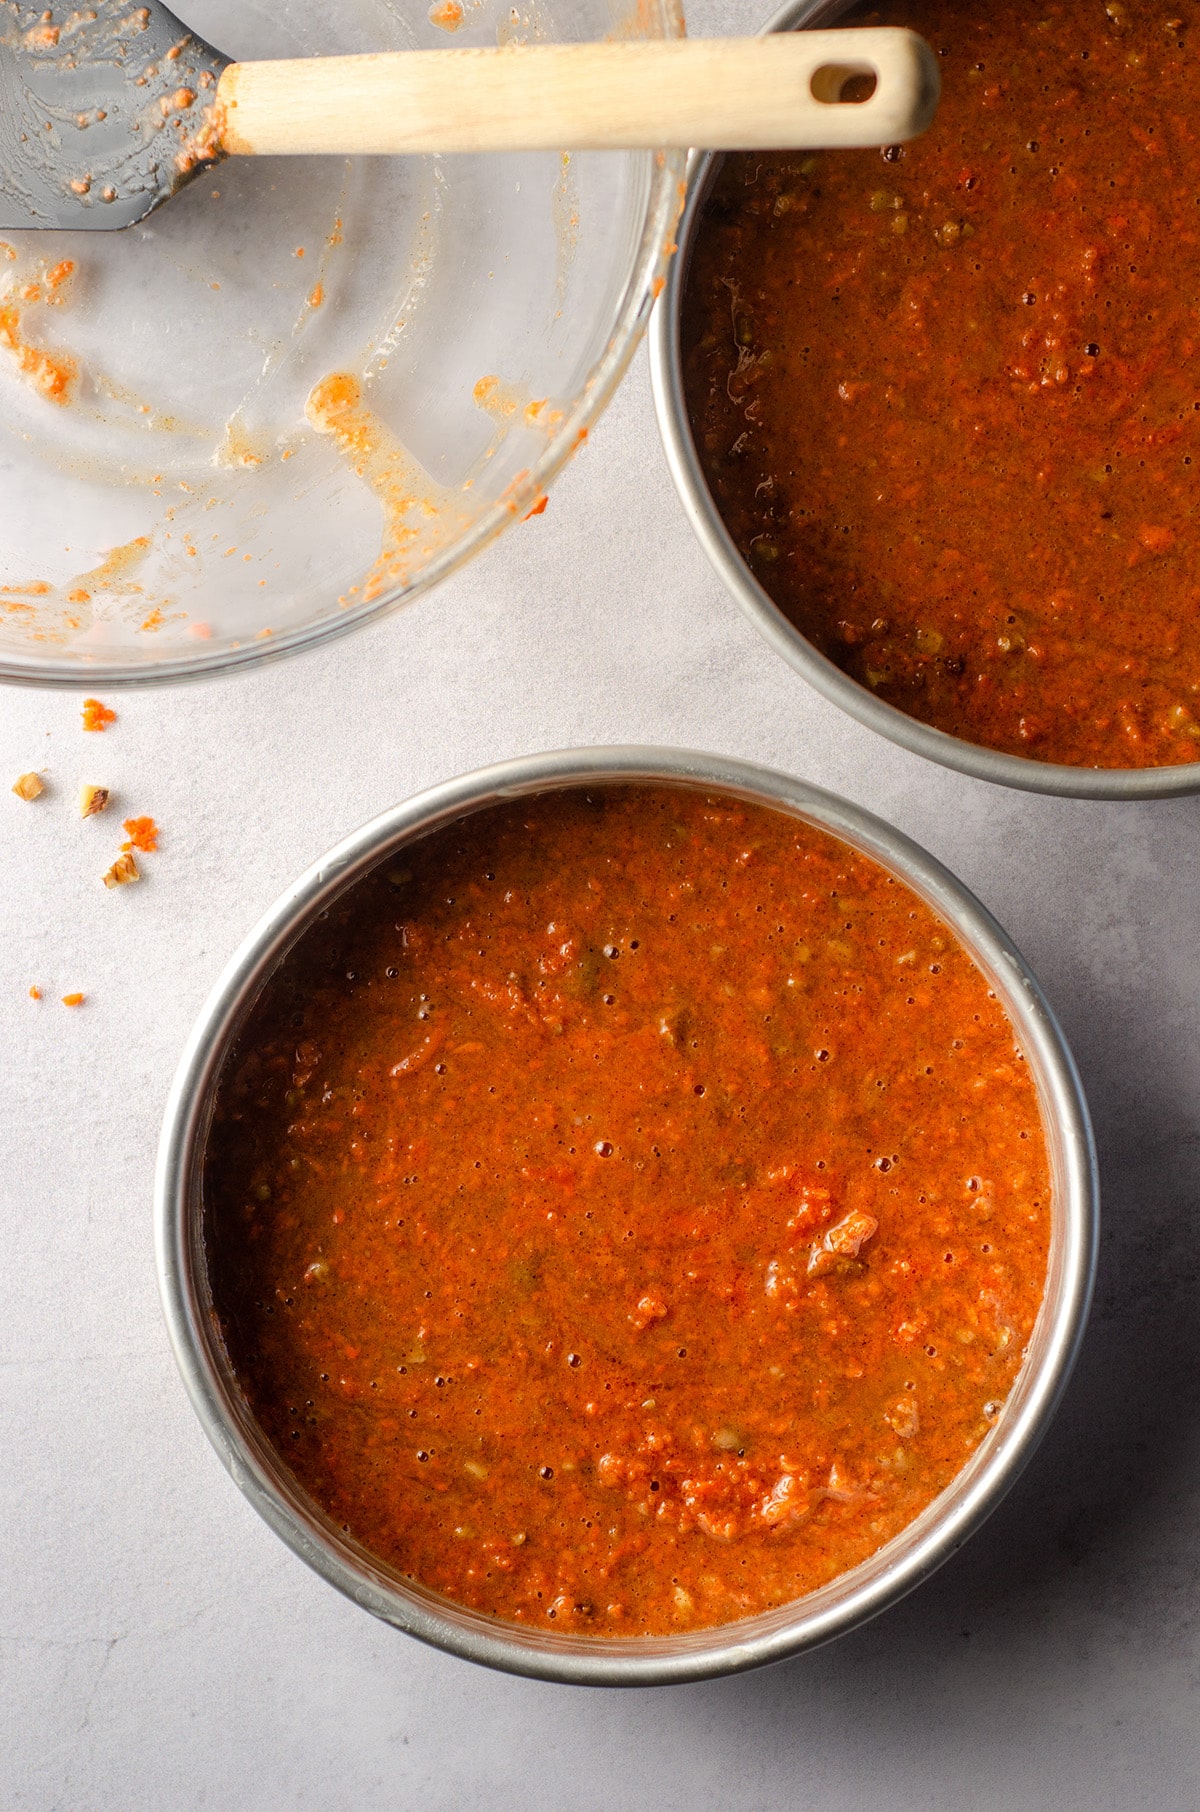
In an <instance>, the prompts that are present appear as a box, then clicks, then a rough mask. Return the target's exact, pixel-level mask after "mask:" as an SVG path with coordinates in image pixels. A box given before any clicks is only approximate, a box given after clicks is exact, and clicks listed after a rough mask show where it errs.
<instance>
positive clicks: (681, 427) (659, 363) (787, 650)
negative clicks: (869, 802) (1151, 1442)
mask: <svg viewBox="0 0 1200 1812" xmlns="http://www.w3.org/2000/svg"><path fill="white" fill-rule="evenodd" d="M846 10H847V6H846V0H789V4H788V5H787V6H785V7H783V9H782V10H781V11H780V12H778V13H776V14H775V16H774V18H773V19H772V20H771V21H770V23H769V24H768V25H767V26H766V28H765V29H766V30H767V31H799V30H803V29H805V28H807V27H813V26H827V25H830V24H833V23H834V22H835V21H836V19H837V18H838V17H839V16H840V15H841V14H842V13H844V12H846ZM718 162H719V156H718V155H717V154H714V153H704V154H700V153H696V152H693V153H692V155H691V157H690V158H689V160H688V184H687V199H686V203H685V206H684V211H683V217H682V219H681V220H680V223H679V227H678V229H677V231H676V235H675V236H676V240H677V242H678V246H679V251H678V254H677V256H676V257H675V258H673V259H672V261H671V264H670V267H669V269H668V272H667V281H666V287H665V288H664V290H663V292H662V294H661V295H660V297H659V300H658V303H657V305H656V307H655V310H654V316H653V319H652V321H651V327H650V370H651V381H652V384H653V389H654V404H655V409H656V411H657V413H658V425H659V429H660V431H661V433H662V439H663V446H664V448H665V449H666V455H667V464H668V465H669V466H670V468H671V476H672V478H673V479H674V480H675V486H676V489H677V490H678V492H679V495H680V498H681V499H682V501H683V507H684V509H685V511H686V513H687V517H688V520H689V522H690V523H691V525H692V528H693V529H694V530H695V533H696V536H697V539H698V540H699V542H700V545H701V547H703V549H704V551H705V553H706V554H707V555H708V557H709V559H710V560H711V562H712V564H713V566H714V567H715V568H716V570H717V572H718V573H719V575H720V577H721V578H722V579H723V580H724V582H725V584H726V586H727V587H728V589H729V590H730V592H732V594H733V596H734V598H735V599H736V600H737V602H738V604H739V605H740V606H741V608H742V610H743V611H744V612H745V614H746V615H747V616H748V617H749V619H750V621H751V622H752V623H753V624H754V626H755V628H756V629H757V630H758V631H759V633H760V634H761V635H762V636H764V637H765V638H766V640H767V641H768V642H769V643H770V645H771V647H772V648H774V650H775V652H776V653H777V654H781V655H782V656H783V658H784V660H785V661H788V662H789V663H790V664H791V665H792V666H793V667H794V668H795V669H796V671H797V672H798V673H800V674H801V675H802V676H803V677H804V678H805V679H806V680H807V681H808V683H809V684H810V685H811V686H815V687H816V689H817V691H818V692H821V693H823V694H824V695H825V697H826V698H828V699H830V700H832V702H833V703H834V704H835V705H840V706H841V708H842V710H843V711H848V712H849V713H850V715H851V716H852V717H856V718H858V720H859V722H860V723H864V724H866V725H867V727H868V728H869V729H872V730H878V731H879V733H880V735H882V736H887V737H890V738H891V740H892V741H893V742H897V743H899V744H900V746H901V747H902V748H905V749H910V750H911V751H912V752H913V754H914V755H925V756H927V757H928V758H929V760H930V761H939V762H941V764H942V765H943V767H948V768H957V769H958V770H959V772H960V773H963V774H972V775H974V776H975V777H976V779H979V780H993V781H996V782H998V783H999V784H1000V785H1001V786H1012V787H1023V788H1024V789H1025V790H1026V791H1027V792H1033V793H1055V794H1059V795H1062V796H1064V797H1068V798H1074V799H1165V798H1170V797H1172V796H1174V795H1177V794H1180V793H1196V792H1200V762H1188V763H1186V764H1184V765H1182V766H1178V767H1161V768H1083V767H1067V766H1064V765H1062V764H1061V763H1055V762H1044V761H1031V760H1029V759H1028V758H1026V757H1025V756H1022V755H1006V754H1001V753H1000V751H999V750H996V749H985V748H982V747H980V746H979V745H978V744H976V743H970V742H964V741H961V740H960V739H959V738H958V737H956V736H948V735H947V734H946V732H945V731H944V730H935V729H933V728H931V726H930V725H928V724H923V723H920V722H919V721H918V720H917V719H916V718H915V717H909V716H908V715H907V713H905V712H903V711H898V710H897V709H896V707H895V706H894V705H889V704H887V703H885V702H884V700H883V699H881V698H878V697H877V696H876V695H875V694H874V693H873V692H871V691H870V690H869V689H868V688H867V687H866V686H861V685H859V683H858V681H857V680H854V679H851V678H850V676H849V674H847V673H843V672H842V670H841V668H840V667H838V666H836V665H835V664H834V662H833V661H831V660H830V659H829V658H828V657H827V656H826V655H824V654H822V653H820V651H819V650H818V649H817V648H815V647H814V646H813V644H812V643H811V642H810V641H808V640H807V638H806V637H805V636H803V635H802V634H801V633H800V631H799V630H798V629H797V628H796V626H795V624H793V623H791V622H789V620H788V618H787V617H786V616H785V615H784V614H783V612H782V610H780V608H779V606H778V605H777V604H775V603H774V602H773V601H772V600H771V598H770V597H769V595H768V594H767V592H765V591H764V590H763V588H762V586H761V585H760V584H759V582H758V580H757V579H756V578H755V576H754V574H753V572H752V571H751V570H750V568H749V566H748V565H747V564H746V562H745V561H744V560H743V559H742V556H741V554H740V553H739V552H738V549H737V547H736V545H735V544H734V541H733V538H732V537H731V535H730V534H729V531H728V529H727V528H726V527H725V524H724V522H723V521H722V519H721V516H720V514H719V512H718V509H717V506H716V504H715V502H714V501H713V497H712V494H711V492H710V491H709V488H708V485H707V482H706V480H705V477H704V471H703V467H702V466H701V463H700V458H699V455H698V453H697V451H696V445H695V442H694V440H693V438H692V430H691V423H690V421H689V418H688V409H687V401H686V398H685V396H684V392H683V372H682V365H681V358H680V313H681V307H682V302H683V296H684V291H685V289H686V287H687V278H688V264H689V261H690V257H691V250H692V246H693V244H694V242H695V237H696V233H697V230H698V228H699V224H700V219H701V216H702V214H703V211H704V202H705V198H706V196H707V194H708V190H709V187H710V184H711V182H712V179H713V176H714V174H715V172H716V169H717V166H718Z"/></svg>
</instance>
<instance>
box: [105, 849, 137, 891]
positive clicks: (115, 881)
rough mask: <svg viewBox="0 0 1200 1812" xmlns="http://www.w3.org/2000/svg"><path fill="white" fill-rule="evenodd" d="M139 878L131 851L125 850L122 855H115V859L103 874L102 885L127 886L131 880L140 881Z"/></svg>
mask: <svg viewBox="0 0 1200 1812" xmlns="http://www.w3.org/2000/svg"><path fill="white" fill-rule="evenodd" d="M141 878H142V877H141V874H140V872H139V870H138V865H137V863H136V862H135V861H134V859H133V855H132V853H130V852H129V851H126V853H125V854H124V855H120V856H118V857H117V859H116V861H115V862H114V863H113V865H112V867H111V868H110V869H109V871H108V873H107V874H106V875H105V877H104V885H105V886H106V887H128V886H129V883H130V882H131V881H140V880H141Z"/></svg>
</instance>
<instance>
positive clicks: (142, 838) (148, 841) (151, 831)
mask: <svg viewBox="0 0 1200 1812" xmlns="http://www.w3.org/2000/svg"><path fill="white" fill-rule="evenodd" d="M121 828H122V830H123V831H124V832H125V835H126V836H127V837H128V838H129V841H128V843H122V845H121V848H122V849H140V850H141V852H142V854H143V855H144V856H148V855H150V854H152V852H153V851H154V850H156V849H157V848H158V826H157V824H155V822H154V820H153V818H126V820H125V822H124V824H123V825H122V827H121Z"/></svg>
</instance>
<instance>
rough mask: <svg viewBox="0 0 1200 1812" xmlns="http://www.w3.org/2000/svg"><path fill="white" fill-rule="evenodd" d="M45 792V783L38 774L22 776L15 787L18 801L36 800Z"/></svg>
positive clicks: (14, 790)
mask: <svg viewBox="0 0 1200 1812" xmlns="http://www.w3.org/2000/svg"><path fill="white" fill-rule="evenodd" d="M45 790H46V788H45V784H44V782H43V781H42V780H41V779H39V777H38V776H37V775H36V774H22V775H21V778H20V779H19V780H18V781H17V782H16V784H15V785H14V787H13V792H14V793H15V794H16V795H17V798H18V799H36V798H37V797H38V795H39V794H40V793H44V792H45Z"/></svg>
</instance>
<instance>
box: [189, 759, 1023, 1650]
mask: <svg viewBox="0 0 1200 1812" xmlns="http://www.w3.org/2000/svg"><path fill="white" fill-rule="evenodd" d="M205 1197H206V1240H207V1247H208V1252H209V1262H210V1274H211V1281H212V1286H213V1292H214V1298H215V1303H216V1308H217V1312H218V1315H219V1318H220V1324H221V1327H222V1329H223V1331H224V1336H225V1340H226V1343H227V1347H228V1352H229V1356H230V1359H231V1361H232V1365H233V1368H234V1370H235V1372H236V1375H237V1378H238V1380H239V1382H240V1385H241V1387H242V1389H243V1390H244V1392H245V1394H246V1397H247V1399H248V1401H249V1403H250V1406H251V1407H252V1409H253V1412H254V1414H255V1415H256V1416H257V1418H258V1420H259V1422H260V1423H261V1426H262V1427H263V1429H264V1430H265V1432H266V1434H267V1435H268V1437H269V1439H270V1440H271V1441H272V1442H273V1443H274V1445H275V1446H276V1447H277V1448H278V1450H279V1452H280V1453H281V1454H282V1455H283V1457H284V1460H285V1462H286V1464H287V1465H288V1466H289V1467H290V1468H291V1469H292V1471H293V1472H294V1473H295V1475H296V1477H297V1478H298V1479H299V1480H300V1482H301V1483H302V1485H303V1486H304V1488H305V1489H306V1490H307V1491H308V1492H309V1493H310V1494H311V1496H312V1498H313V1499H315V1500H316V1502H317V1503H318V1504H319V1505H320V1506H322V1507H323V1508H324V1509H325V1510H326V1511H327V1512H328V1514H329V1516H330V1517H331V1518H332V1519H333V1521H334V1522H335V1524H337V1525H339V1526H341V1527H342V1528H344V1529H345V1530H347V1531H348V1532H350V1533H352V1534H353V1536H355V1537H356V1538H357V1539H358V1540H359V1541H360V1542H361V1543H363V1544H365V1546H366V1547H367V1548H368V1549H370V1550H372V1551H373V1552H374V1553H375V1554H377V1555H379V1556H380V1557H382V1559H383V1560H384V1561H386V1562H388V1563H390V1564H391V1565H392V1566H394V1567H395V1568H397V1569H398V1570H399V1571H400V1572H401V1573H404V1574H407V1575H410V1576H412V1577H414V1578H416V1579H418V1580H420V1581H422V1582H424V1583H425V1584H426V1585H427V1586H430V1587H433V1588H435V1589H437V1590H438V1591H440V1592H443V1593H445V1594H447V1595H449V1596H450V1597H452V1598H454V1599H457V1600H459V1601H460V1602H461V1603H463V1604H467V1605H470V1606H474V1607H478V1608H479V1609H482V1610H485V1611H489V1612H493V1613H495V1614H496V1615H498V1616H501V1617H504V1618H508V1619H511V1620H515V1621H518V1622H526V1623H533V1624H537V1625H541V1626H542V1627H545V1628H558V1629H566V1630H572V1631H577V1632H591V1633H600V1634H606V1635H636V1634H640V1633H644V1632H661V1631H664V1630H673V1629H679V1628H688V1627H694V1626H704V1625H712V1624H717V1623H721V1622H726V1621H730V1620H733V1619H737V1618H740V1617H744V1616H747V1615H750V1614H752V1613H754V1612H757V1611H761V1610H764V1609H767V1608H768V1607H771V1606H775V1605H780V1604H785V1603H787V1602H789V1601H791V1600H793V1599H795V1598H797V1597H799V1596H800V1595H802V1594H803V1593H805V1592H808V1591H810V1590H812V1589H813V1588H814V1587H817V1586H820V1585H822V1584H824V1583H825V1582H827V1581H828V1580H830V1579H832V1578H833V1577H835V1576H836V1575H837V1574H839V1573H841V1572H844V1571H845V1570H846V1569H848V1568H850V1567H852V1566H854V1565H855V1564H856V1563H857V1562H859V1561H861V1560H863V1559H865V1558H866V1557H867V1556H868V1555H870V1554H872V1553H873V1552H874V1551H875V1550H876V1549H877V1548H879V1547H880V1546H881V1545H882V1544H883V1543H884V1542H886V1541H887V1540H888V1539H889V1537H891V1536H893V1535H895V1534H896V1533H897V1532H898V1531H899V1530H901V1529H903V1528H904V1527H905V1525H906V1524H908V1523H909V1522H911V1520H912V1519H913V1518H914V1517H915V1516H916V1515H917V1514H918V1513H919V1512H920V1511H921V1510H923V1509H924V1508H925V1507H926V1505H928V1504H929V1503H930V1502H931V1500H932V1499H933V1498H934V1497H936V1495H937V1494H938V1493H939V1492H940V1491H941V1490H942V1489H943V1488H944V1487H945V1486H946V1485H948V1484H949V1483H950V1481H951V1480H952V1479H953V1478H954V1477H955V1475H956V1474H957V1473H958V1472H959V1470H960V1469H961V1468H962V1466H963V1465H964V1463H965V1462H966V1461H967V1460H968V1458H969V1457H970V1455H971V1454H972V1453H973V1452H974V1451H975V1449H976V1448H977V1447H978V1445H979V1443H980V1441H981V1440H982V1439H983V1438H984V1436H985V1435H986V1433H987V1431H988V1429H989V1427H990V1426H991V1425H992V1423H993V1422H994V1420H995V1419H996V1417H997V1415H998V1414H999V1412H1000V1408H1001V1405H1002V1402H1003V1399H1004V1397H1005V1395H1006V1393H1007V1392H1008V1390H1009V1388H1010V1387H1011V1385H1012V1382H1013V1379H1014V1377H1015V1376H1016V1373H1017V1371H1018V1368H1019V1367H1020V1364H1021V1360H1022V1356H1023V1351H1024V1348H1025V1345H1026V1342H1027V1340H1028V1338H1029V1335H1030V1332H1031V1329H1032V1327H1033V1323H1034V1319H1035V1316H1036V1314H1037V1310H1038V1305H1039V1302H1040V1299H1041V1294H1042V1288H1043V1282H1044V1276H1045V1265H1046V1252H1047V1236H1048V1226H1049V1218H1050V1185H1049V1179H1048V1175H1047V1158H1046V1151H1045V1146H1044V1141H1043V1134H1042V1129H1041V1123H1040V1119H1039V1112H1038V1106H1037V1101H1036V1098H1035V1091H1034V1088H1033V1085H1032V1082H1031V1079H1030V1076H1029V1074H1028V1071H1027V1069H1026V1066H1025V1064H1024V1061H1023V1059H1022V1057H1021V1054H1020V1052H1019V1051H1018V1050H1016V1049H1015V1048H1014V1042H1013V1031H1012V1027H1011V1025H1010V1024H1009V1022H1008V1020H1007V1018H1006V1016H1005V1014H1004V1012H1003V1011H1002V1010H1001V1007H1000V1005H999V1004H998V1002H997V1000H996V998H995V997H994V995H993V993H992V992H991V990H990V989H989V987H988V985H987V982H986V980H985V979H984V977H983V976H982V974H981V973H980V972H979V970H978V969H977V968H976V967H975V966H974V964H973V963H972V961H971V959H970V958H969V956H968V955H967V953H966V951H965V950H964V949H963V948H962V946H961V945H960V944H959V943H958V942H957V941H956V940H955V938H954V937H953V936H952V935H951V934H950V933H949V932H948V931H947V929H946V928H945V926H944V925H942V924H941V923H940V922H939V921H938V919H936V918H935V917H934V916H933V914H932V913H931V912H929V911H928V909H927V908H926V907H925V906H924V905H922V904H921V903H920V902H919V901H918V900H917V898H916V897H915V896H914V895H913V894H912V893H911V892H910V891H909V890H908V889H907V888H906V887H905V886H904V885H903V884H901V883H899V882H898V881H896V880H895V879H894V878H893V877H891V876H890V875H889V874H887V873H886V872H885V871H884V870H883V869H882V868H880V867H878V866H877V865H876V864H875V863H873V862H872V861H870V860H867V859H866V858H864V857H862V856H860V855H858V854H856V853H854V852H853V851H851V850H850V849H849V848H847V847H846V846H844V845H843V844H841V843H839V842H837V841H835V840H834V839H833V838H831V837H829V836H828V835H826V834H824V833H822V832H820V831H817V830H814V829H811V828H809V827H807V826H805V825H803V824H801V823H799V822H797V821H796V820H795V819H793V818H791V817H788V816H785V815H784V814H782V813H776V812H772V811H768V810H764V809H762V808H760V807H752V806H746V805H743V804H740V803H736V802H733V801H731V800H729V799H728V798H706V797H704V796H702V795H699V794H695V793H691V792H685V791H680V790H675V789H648V788H641V787H634V788H615V789H612V790H609V791H588V792H583V791H571V792H567V793H562V794H554V795H549V796H543V797H541V798H538V799H534V800H526V801H523V802H520V803H517V804H513V805H511V806H507V807H504V808H502V809H495V810H489V811H488V812H486V813H483V814H480V815H478V816H475V817H473V818H471V819H469V820H468V821H466V822H465V823H462V824H459V825H456V826H453V827H451V828H450V829H448V830H446V831H444V832H442V833H439V834H438V835H436V836H433V837H430V838H428V839H426V840H425V841H423V842H421V843H420V844H418V845H416V846H414V847H413V848H411V849H408V850H406V851H404V852H403V853H402V854H401V855H399V856H397V857H396V858H394V859H393V861H392V862H391V863H390V864H388V865H386V866H385V868H384V870H383V871H382V872H380V873H378V874H377V875H375V876H374V877H372V878H371V879H370V880H369V881H368V882H366V883H364V884H362V885H361V886H359V887H358V888H357V889H356V890H354V891H353V892H352V893H351V894H350V895H349V896H348V897H347V898H346V899H345V900H344V901H343V902H342V903H341V904H340V905H339V906H338V907H336V908H335V909H334V910H333V911H332V913H331V914H330V915H329V917H328V918H327V919H326V920H325V921H324V922H321V923H319V924H318V925H317V926H316V927H315V928H314V929H313V930H312V931H311V932H310V933H309V934H308V935H307V936H306V937H305V939H304V940H303V941H302V942H301V944H300V945H299V946H298V948H297V950H296V951H295V952H294V953H293V955H292V956H291V957H290V958H289V959H288V960H287V962H286V963H285V965H284V966H283V968H282V969H281V970H280V971H279V972H278V973H277V975H276V976H275V978H274V979H273V980H272V981H271V982H270V984H269V985H268V987H267V989H266V991H265V993H264V995H263V996H262V998H261V999H260V1001H259V1004H258V1006H257V1007H256V1009H255V1011H254V1014H253V1016H252V1018H251V1020H250V1022H249V1024H248V1026H247V1028H246V1030H245V1031H244V1033H243V1035H242V1037H241V1039H240V1042H239V1045H238V1047H237V1049H236V1052H235V1054H234V1055H233V1057H232V1058H231V1059H230V1062H229V1064H228V1067H227V1070H226V1073H225V1076H224V1079H223V1082H222V1084H221V1086H220V1090H219V1095H218V1103H217V1110H216V1118H215V1122H214V1126H213V1131H212V1134H211V1139H210V1144H209V1149H208V1154H207V1162H206V1178H205Z"/></svg>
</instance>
